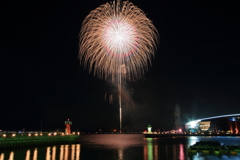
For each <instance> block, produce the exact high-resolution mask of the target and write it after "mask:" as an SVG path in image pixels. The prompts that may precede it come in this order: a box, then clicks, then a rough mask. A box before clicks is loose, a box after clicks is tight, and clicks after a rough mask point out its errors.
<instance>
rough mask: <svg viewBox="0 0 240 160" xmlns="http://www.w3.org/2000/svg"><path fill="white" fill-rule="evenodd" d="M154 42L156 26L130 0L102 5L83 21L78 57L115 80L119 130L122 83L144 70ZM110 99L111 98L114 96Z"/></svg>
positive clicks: (102, 76)
mask: <svg viewBox="0 0 240 160" xmlns="http://www.w3.org/2000/svg"><path fill="white" fill-rule="evenodd" d="M157 43H158V32H157V29H156V28H155V27H154V25H153V24H152V22H151V21H150V20H149V19H148V18H147V17H146V15H145V14H144V12H143V11H142V10H141V9H139V8H138V7H136V6H135V5H133V3H131V2H129V1H123V2H122V1H121V0H117V1H113V2H110V3H106V4H104V5H101V6H99V7H98V8H96V9H95V10H93V11H91V12H90V14H89V15H88V16H87V17H86V18H85V19H84V21H83V24H82V29H81V31H80V44H79V47H80V50H79V58H80V60H81V63H82V64H83V65H84V66H85V68H87V69H89V72H91V71H93V73H94V75H95V76H98V77H100V78H103V79H106V80H109V81H111V82H112V83H117V85H118V99H119V114H120V133H121V129H122V107H121V101H122V98H124V96H123V95H126V94H124V90H122V83H124V80H126V78H128V79H135V78H139V77H141V76H142V75H143V74H144V71H146V70H147V68H148V64H151V59H152V58H153V56H154V52H155V50H156V48H157ZM122 81H123V82H122ZM105 96H106V95H105ZM105 98H106V97H105ZM125 99H126V98H125ZM110 100H111V102H112V100H113V98H112V97H110Z"/></svg>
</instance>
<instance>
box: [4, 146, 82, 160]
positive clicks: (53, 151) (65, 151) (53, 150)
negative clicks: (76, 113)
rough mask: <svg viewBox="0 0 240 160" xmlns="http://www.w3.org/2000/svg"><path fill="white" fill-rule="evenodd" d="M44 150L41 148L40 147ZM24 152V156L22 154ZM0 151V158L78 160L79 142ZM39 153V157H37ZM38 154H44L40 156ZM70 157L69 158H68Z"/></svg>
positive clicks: (13, 159) (12, 159) (9, 159)
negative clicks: (39, 149)
mask: <svg viewBox="0 0 240 160" xmlns="http://www.w3.org/2000/svg"><path fill="white" fill-rule="evenodd" d="M44 148H45V149H46V150H42V149H44ZM70 151H71V152H70ZM24 152H25V156H24V155H23V154H22V153H24ZM7 153H9V151H5V153H1V152H0V160H20V159H21V160H24V159H25V160H43V159H44V160H80V144H73V145H60V146H51V147H42V148H41V151H38V148H34V149H26V150H15V151H11V152H10V153H9V155H8V154H7ZM38 155H39V157H38ZM40 155H45V156H42V157H40ZM70 157H71V159H70Z"/></svg>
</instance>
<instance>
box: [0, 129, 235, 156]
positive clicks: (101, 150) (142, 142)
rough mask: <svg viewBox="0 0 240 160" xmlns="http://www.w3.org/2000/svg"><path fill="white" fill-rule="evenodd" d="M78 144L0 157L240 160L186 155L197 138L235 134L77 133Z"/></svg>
mask: <svg viewBox="0 0 240 160" xmlns="http://www.w3.org/2000/svg"><path fill="white" fill-rule="evenodd" d="M80 137H81V138H80V140H79V144H74V145H54V146H47V147H37V148H27V149H17V150H8V151H0V160H212V159H214V160H219V159H221V160H228V159H231V160H240V156H229V155H201V154H196V155H188V153H187V148H188V147H189V145H192V144H195V143H196V142H198V141H200V140H213V141H219V142H222V143H225V144H226V145H240V138H239V137H194V136H192V137H186V138H174V137H172V138H144V136H143V135H141V134H94V135H81V136H80Z"/></svg>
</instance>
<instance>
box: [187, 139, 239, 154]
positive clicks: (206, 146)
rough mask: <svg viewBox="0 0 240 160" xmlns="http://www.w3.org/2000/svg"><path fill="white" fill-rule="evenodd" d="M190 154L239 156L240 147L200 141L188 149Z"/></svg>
mask: <svg viewBox="0 0 240 160" xmlns="http://www.w3.org/2000/svg"><path fill="white" fill-rule="evenodd" d="M188 153H189V154H195V153H202V154H227V155H239V154H240V146H234V145H228V146H227V145H225V144H221V143H220V142H218V141H200V142H196V143H195V144H194V145H192V146H190V147H189V148H188Z"/></svg>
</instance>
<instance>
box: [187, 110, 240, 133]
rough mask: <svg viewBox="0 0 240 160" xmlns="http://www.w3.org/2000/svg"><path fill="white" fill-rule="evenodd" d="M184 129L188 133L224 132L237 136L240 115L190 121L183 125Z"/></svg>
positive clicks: (239, 126)
mask: <svg viewBox="0 0 240 160" xmlns="http://www.w3.org/2000/svg"><path fill="white" fill-rule="evenodd" d="M185 128H186V129H188V130H189V131H190V132H197V131H203V132H205V131H209V132H219V131H225V132H229V133H235V134H239V133H240V131H239V129H240V114H229V115H221V116H215V117H208V118H202V119H198V120H194V121H190V122H188V123H186V124H185Z"/></svg>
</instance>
